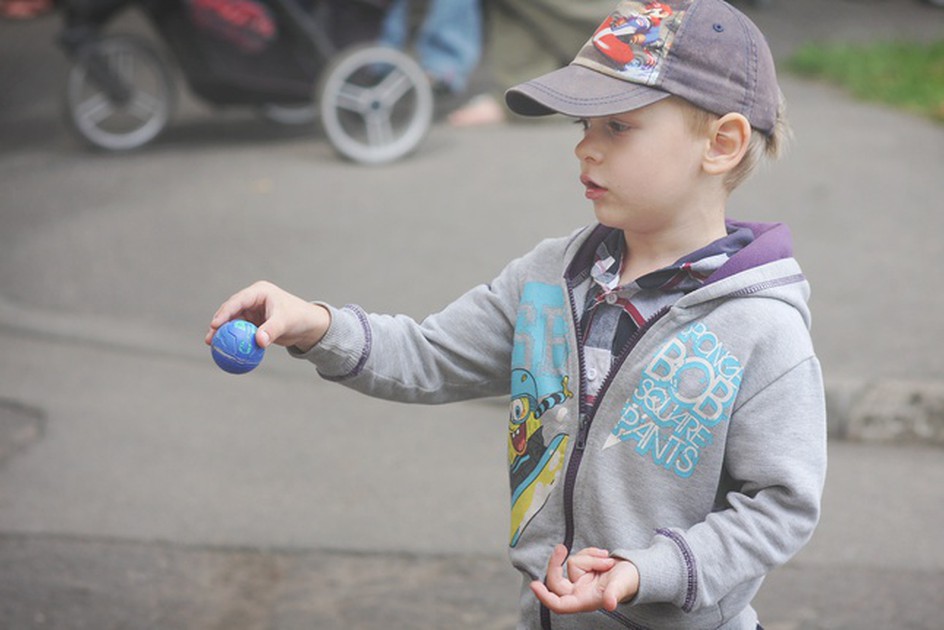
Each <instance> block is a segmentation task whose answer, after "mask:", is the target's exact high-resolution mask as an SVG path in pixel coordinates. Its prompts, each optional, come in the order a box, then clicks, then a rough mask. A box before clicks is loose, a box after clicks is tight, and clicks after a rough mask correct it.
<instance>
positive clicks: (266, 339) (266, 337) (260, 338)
mask: <svg viewBox="0 0 944 630" xmlns="http://www.w3.org/2000/svg"><path fill="white" fill-rule="evenodd" d="M256 343H257V344H258V345H259V347H260V348H262V349H265V348H268V347H269V346H270V345H272V336H271V335H270V334H269V331H268V330H266V329H265V324H263V325H262V326H260V327H259V330H257V331H256Z"/></svg>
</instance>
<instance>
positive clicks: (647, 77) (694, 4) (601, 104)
mask: <svg viewBox="0 0 944 630" xmlns="http://www.w3.org/2000/svg"><path fill="white" fill-rule="evenodd" d="M670 95H675V96H678V97H681V98H684V99H685V100H687V101H689V102H691V103H693V104H695V105H696V106H698V107H701V108H702V109H705V110H707V111H709V112H712V113H715V114H717V115H719V116H723V115H724V114H727V113H729V112H736V113H740V114H743V115H744V116H745V117H746V118H747V119H748V121H749V122H750V123H751V126H752V127H754V128H755V129H757V130H759V131H761V132H763V133H765V134H768V135H769V134H771V133H772V132H773V130H774V127H775V123H776V120H777V110H778V108H779V105H780V98H781V97H780V87H779V85H778V83H777V74H776V70H775V68H774V61H773V55H772V54H771V52H770V47H769V46H768V44H767V40H766V39H765V38H764V35H763V34H762V33H761V32H760V30H759V29H758V28H757V26H756V25H755V24H754V23H753V22H752V21H751V20H750V19H749V18H748V17H747V16H746V15H744V14H743V13H741V12H740V11H738V10H737V9H735V8H734V7H732V6H731V5H729V4H728V3H726V2H723V1H722V0H661V1H660V2H647V1H645V0H643V1H639V0H624V1H623V2H620V3H619V4H618V5H617V6H616V9H615V10H614V11H613V12H612V13H611V14H610V15H609V16H607V18H606V19H605V20H604V21H603V23H602V24H601V25H600V27H599V28H598V29H597V30H596V32H595V33H594V34H593V36H592V37H591V38H590V40H589V41H588V42H587V43H586V44H585V45H584V46H583V48H581V49H580V52H578V53H577V57H576V58H575V59H574V60H573V61H572V62H571V63H570V65H568V66H565V67H563V68H560V69H558V70H555V71H553V72H550V73H548V74H545V75H543V76H540V77H538V78H536V79H532V80H531V81H527V82H525V83H522V84H520V85H517V86H515V87H513V88H511V89H510V90H508V91H507V92H506V93H505V102H506V103H507V104H508V107H509V108H510V109H511V110H512V111H513V112H515V113H518V114H521V115H524V116H545V115H548V114H553V113H560V114H564V115H567V116H575V117H580V118H590V117H596V116H611V115H614V114H619V113H622V112H627V111H630V110H633V109H638V108H640V107H644V106H646V105H650V104H652V103H655V102H657V101H659V100H661V99H664V98H666V97H668V96H670Z"/></svg>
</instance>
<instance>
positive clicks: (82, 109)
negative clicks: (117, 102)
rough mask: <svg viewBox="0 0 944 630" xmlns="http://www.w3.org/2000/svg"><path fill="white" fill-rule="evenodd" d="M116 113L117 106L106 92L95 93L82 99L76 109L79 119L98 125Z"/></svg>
mask: <svg viewBox="0 0 944 630" xmlns="http://www.w3.org/2000/svg"><path fill="white" fill-rule="evenodd" d="M113 113H115V108H114V106H113V105H112V104H111V101H109V100H108V97H106V96H105V95H104V94H95V95H93V96H91V97H90V98H87V99H86V100H84V101H82V102H81V103H80V104H79V106H78V107H76V110H75V117H76V118H77V119H79V120H83V121H85V122H89V123H92V124H95V125H97V124H98V123H100V122H101V121H103V120H105V119H106V118H108V117H109V116H111V115H112V114H113Z"/></svg>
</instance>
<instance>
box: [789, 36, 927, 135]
mask: <svg viewBox="0 0 944 630" xmlns="http://www.w3.org/2000/svg"><path fill="white" fill-rule="evenodd" d="M787 68H788V69H789V70H791V71H793V72H794V73H796V74H799V75H802V76H807V77H814V78H818V79H825V80H827V81H830V82H832V83H836V84H838V85H840V86H842V87H843V88H845V89H847V90H849V91H850V92H851V93H852V94H854V95H855V96H856V97H857V98H861V99H864V100H869V101H876V102H880V103H886V104H888V105H892V106H894V107H899V108H902V109H905V110H907V111H911V112H914V113H917V114H920V115H923V116H928V117H930V118H932V119H934V120H936V121H938V122H941V123H944V40H942V41H939V42H933V43H929V44H927V43H924V44H922V43H913V42H907V43H906V42H875V43H871V44H806V45H804V46H803V47H801V48H800V49H799V50H797V52H796V53H795V54H794V55H793V56H792V57H790V58H789V59H788V60H787Z"/></svg>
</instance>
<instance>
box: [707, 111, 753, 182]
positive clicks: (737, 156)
mask: <svg viewBox="0 0 944 630" xmlns="http://www.w3.org/2000/svg"><path fill="white" fill-rule="evenodd" d="M708 133H709V135H708V146H707V149H706V150H705V157H704V160H703V166H704V169H705V172H707V173H708V174H710V175H723V174H724V173H727V172H728V171H730V170H731V169H733V168H734V167H735V166H737V165H738V164H740V162H741V159H743V157H744V154H745V153H746V152H747V147H748V144H749V143H750V140H751V123H749V122H748V121H747V118H745V117H744V116H743V115H741V114H734V113H731V114H725V115H724V116H722V117H721V118H719V119H718V120H716V121H714V122H713V123H712V124H711V127H710V129H709V132H708Z"/></svg>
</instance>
